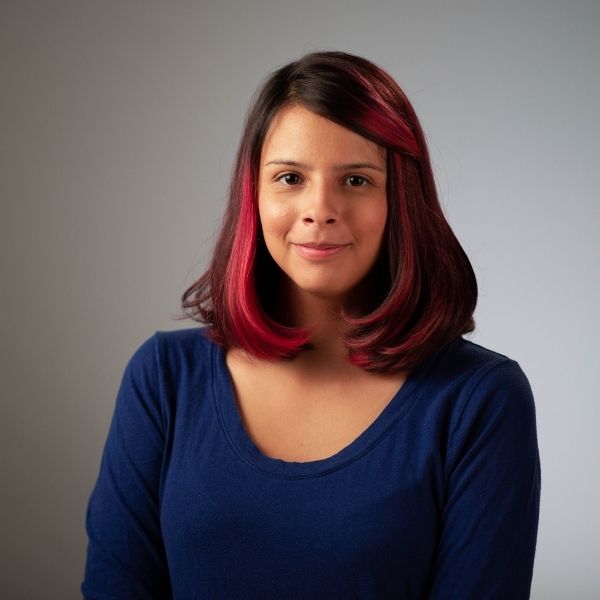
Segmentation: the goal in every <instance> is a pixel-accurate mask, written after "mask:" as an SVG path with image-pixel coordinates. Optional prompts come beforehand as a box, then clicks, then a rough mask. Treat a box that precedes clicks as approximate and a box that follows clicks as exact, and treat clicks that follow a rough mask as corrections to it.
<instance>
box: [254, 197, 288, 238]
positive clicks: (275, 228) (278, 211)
mask: <svg viewBox="0 0 600 600" xmlns="http://www.w3.org/2000/svg"><path fill="white" fill-rule="evenodd" d="M258 213H259V217H260V222H261V226H262V229H263V232H265V233H267V232H273V233H282V232H286V231H287V230H288V229H290V228H291V227H292V225H293V223H294V220H295V211H294V209H293V208H292V207H291V206H289V205H288V204H286V203H283V202H272V201H262V202H259V205H258Z"/></svg>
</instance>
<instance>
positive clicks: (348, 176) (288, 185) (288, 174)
mask: <svg viewBox="0 0 600 600" xmlns="http://www.w3.org/2000/svg"><path fill="white" fill-rule="evenodd" d="M291 175H293V176H295V177H298V178H300V177H301V176H300V175H298V173H282V174H281V175H279V176H278V177H276V178H275V181H281V180H282V179H283V178H284V177H289V176H291ZM350 177H358V178H360V179H362V180H363V182H364V183H363V184H362V185H351V186H350V187H354V188H361V187H367V186H368V185H371V182H370V181H369V180H368V179H367V178H366V177H365V176H364V175H347V176H346V177H345V178H344V181H346V180H347V179H350ZM282 183H283V182H282ZM284 185H286V187H294V186H295V185H297V184H293V183H290V184H284Z"/></svg>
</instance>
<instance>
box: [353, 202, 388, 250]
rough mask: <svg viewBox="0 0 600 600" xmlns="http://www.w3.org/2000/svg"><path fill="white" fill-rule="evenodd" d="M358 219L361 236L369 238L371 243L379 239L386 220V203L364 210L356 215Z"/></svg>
mask: <svg viewBox="0 0 600 600" xmlns="http://www.w3.org/2000/svg"><path fill="white" fill-rule="evenodd" d="M357 218H358V219H360V229H361V232H362V235H363V237H365V238H370V239H371V240H372V241H373V243H376V242H377V241H378V240H381V238H382V236H383V232H384V230H385V224H386V221H387V203H385V204H381V205H379V206H377V207H376V208H375V209H373V208H372V209H371V210H368V211H364V212H363V213H362V214H361V215H357Z"/></svg>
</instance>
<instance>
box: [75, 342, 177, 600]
mask: <svg viewBox="0 0 600 600" xmlns="http://www.w3.org/2000/svg"><path fill="white" fill-rule="evenodd" d="M155 338H156V336H154V337H152V338H150V339H149V340H147V341H146V342H144V344H142V345H141V346H140V348H139V349H138V350H137V351H136V352H135V354H134V355H133V357H132V358H131V359H130V361H129V363H128V364H127V367H126V369H125V372H124V374H123V379H122V382H121V386H120V389H119V393H118V396H117V401H116V406H115V411H114V414H113V418H112V422H111V425H110V430H109V434H108V439H107V441H106V445H105V447H104V453H103V455H102V462H101V466H100V474H99V476H98V480H97V482H96V486H95V488H94V490H93V492H92V495H91V497H90V501H89V505H88V510H87V517H86V530H87V533H88V538H89V544H88V555H87V563H86V569H85V578H84V581H83V584H82V586H81V590H82V592H83V594H84V597H85V598H87V599H88V600H92V599H93V600H99V599H102V600H104V599H109V598H110V599H111V600H112V599H117V598H123V599H125V598H161V599H162V598H170V597H171V592H170V583H169V575H168V571H167V565H166V559H165V551H164V548H163V544H162V538H161V531H160V519H159V495H158V491H159V483H160V474H161V466H162V460H163V448H164V440H165V434H164V431H165V428H164V420H165V419H164V416H163V414H162V408H161V402H160V388H159V373H158V361H157V356H156V339H155Z"/></svg>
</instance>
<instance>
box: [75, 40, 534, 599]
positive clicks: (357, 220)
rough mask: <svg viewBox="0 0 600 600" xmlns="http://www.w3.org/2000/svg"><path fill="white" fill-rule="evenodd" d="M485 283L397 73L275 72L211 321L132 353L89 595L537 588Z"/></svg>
mask: <svg viewBox="0 0 600 600" xmlns="http://www.w3.org/2000/svg"><path fill="white" fill-rule="evenodd" d="M476 297H477V285H476V281H475V276H474V274H473V270H472V268H471V265H470V263H469V261H468V259H467V257H466V255H465V253H464V252H463V250H462V248H461V246H460V244H459V243H458V241H457V240H456V238H455V236H454V235H453V233H452V231H451V229H450V227H449V225H448V223H447V222H446V220H445V218H444V216H443V214H442V211H441V208H440V205H439V203H438V200H437V196H436V191H435V186H434V181H433V176H432V171H431V166H430V162H429V157H428V153H427V148H426V144H425V140H424V136H423V133H422V131H421V128H420V126H419V123H418V120H417V117H416V115H415V113H414V111H413V109H412V107H411V105H410V103H409V101H408V99H407V98H406V96H405V95H404V94H403V92H402V91H401V90H400V89H399V87H398V85H397V84H396V83H395V82H394V81H393V80H392V79H391V78H390V77H389V75H387V74H386V73H385V72H383V71H382V70H381V69H380V68H378V67H377V66H375V65H374V64H372V63H370V62H368V61H366V60H364V59H362V58H359V57H357V56H353V55H349V54H345V53H341V52H320V53H313V54H309V55H307V56H304V57H303V58H302V59H300V60H299V61H296V62H293V63H291V64H289V65H286V66H284V67H283V68H281V69H279V70H278V71H276V72H275V73H274V74H273V75H272V76H271V77H270V78H269V79H268V80H267V81H266V82H265V84H264V85H263V87H262V89H261V90H260V92H259V94H258V96H257V98H256V100H255V102H254V105H253V107H252V109H251V110H250V112H249V114H248V117H247V121H246V125H245V129H244V133H243V136H242V140H241V145H240V149H239V152H238V156H237V161H236V165H235V169H234V171H233V179H232V185H231V189H230V199H229V206H228V209H227V213H226V216H225V221H224V225H223V229H222V231H221V235H220V238H219V240H218V243H217V245H216V248H215V252H214V255H213V259H212V263H211V264H210V267H209V269H208V271H207V272H206V273H205V274H204V275H203V276H202V277H201V278H200V279H199V280H198V281H197V282H196V283H195V284H194V285H193V286H191V287H190V288H189V289H188V290H187V291H186V293H185V294H184V297H183V307H184V309H185V310H186V311H187V314H188V315H189V316H192V317H193V318H195V319H197V320H199V321H202V322H204V323H206V324H207V325H208V326H207V327H205V328H192V329H185V330H181V331H171V332H157V333H156V334H155V335H154V336H153V337H151V338H150V339H148V340H147V341H146V342H145V343H144V344H143V345H142V346H141V347H140V348H139V349H138V350H137V352H136V353H135V354H134V356H133V357H132V359H131V360H130V362H129V364H128V366H127V368H126V370H125V374H124V376H123V381H122V384H121V388H120V391H119V395H118V398H117V404H116V409H115V414H114V417H113V421H112V424H111V429H110V433H109V436H108V440H107V443H106V447H105V451H104V455H103V459H102V465H101V470H100V475H99V478H98V481H97V484H96V487H95V489H94V491H93V494H92V496H91V499H90V503H89V507H88V515H87V530H88V535H89V539H90V542H89V548H88V560H87V567H86V575H85V580H84V582H83V585H82V590H83V592H84V595H85V596H86V598H107V597H110V598H170V597H173V598H228V599H230V598H285V599H287V598H328V599H330V598H436V599H439V598H453V599H461V600H464V599H470V598H477V599H481V598H498V599H503V600H504V599H508V598H510V599H511V600H514V599H519V598H527V597H529V589H530V584H531V575H532V567H533V560H534V552H535V543H536V535H537V523H538V511H539V494H540V464H539V454H538V447H537V438H536V422H535V407H534V401H533V398H532V394H531V389H530V386H529V383H528V381H527V378H526V377H525V375H524V374H523V372H522V370H521V369H520V367H519V365H518V363H516V362H515V361H513V360H511V359H509V358H507V357H506V356H503V355H501V354H498V353H495V352H493V351H491V350H488V349H485V348H483V347H481V346H479V345H476V344H474V343H472V342H469V341H466V340H465V339H464V338H462V337H461V336H462V335H463V334H464V333H467V332H469V331H472V330H473V329H474V322H473V312H474V309H475V304H476Z"/></svg>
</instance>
